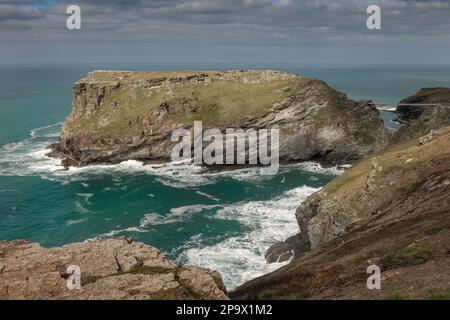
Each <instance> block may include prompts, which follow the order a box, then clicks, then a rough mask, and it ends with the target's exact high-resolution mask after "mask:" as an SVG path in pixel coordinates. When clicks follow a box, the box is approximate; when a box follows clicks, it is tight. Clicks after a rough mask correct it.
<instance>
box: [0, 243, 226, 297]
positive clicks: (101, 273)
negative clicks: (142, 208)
mask: <svg viewBox="0 0 450 320" xmlns="http://www.w3.org/2000/svg"><path fill="white" fill-rule="evenodd" d="M72 265H76V266H79V267H80V271H81V289H72V290H69V289H68V288H67V285H66V279H67V277H68V276H69V275H68V274H67V267H69V266H72ZM4 299H27V300H28V299H38V300H40V299H44V300H48V299H55V300H59V299H71V300H73V299H76V300H77V299H81V300H86V299H96V300H97V299H99V300H118V299H133V300H141V299H228V298H227V296H226V294H225V288H224V286H223V283H222V280H221V278H220V275H219V274H218V273H217V272H214V271H211V270H208V269H204V268H199V267H193V266H178V265H176V264H174V263H173V262H171V261H169V260H167V259H166V258H165V257H164V256H163V255H162V254H161V252H160V251H159V250H157V249H155V248H152V247H150V246H147V245H145V244H142V243H137V242H133V241H132V240H131V239H127V238H122V239H110V240H102V241H96V242H87V243H74V244H70V245H66V246H63V247H61V248H54V249H44V248H42V247H40V246H39V245H38V244H36V243H28V242H26V241H0V300H4Z"/></svg>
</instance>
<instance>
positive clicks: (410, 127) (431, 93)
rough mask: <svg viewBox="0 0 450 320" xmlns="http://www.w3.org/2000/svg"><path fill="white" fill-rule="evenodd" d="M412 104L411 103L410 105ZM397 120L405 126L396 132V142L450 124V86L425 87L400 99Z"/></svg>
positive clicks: (416, 136)
mask: <svg viewBox="0 0 450 320" xmlns="http://www.w3.org/2000/svg"><path fill="white" fill-rule="evenodd" d="M409 104H410V105H409ZM397 112H398V113H399V117H398V118H397V119H396V121H398V122H400V123H402V124H403V126H402V127H401V128H400V129H399V130H398V131H397V132H396V133H395V135H394V142H399V141H405V140H408V139H412V138H418V137H420V136H423V135H425V134H427V133H428V132H430V130H435V129H439V128H443V127H446V126H448V125H450V88H424V89H421V90H419V91H418V92H417V93H415V94H413V95H412V96H410V97H408V98H406V99H403V100H402V101H400V104H399V105H398V106H397Z"/></svg>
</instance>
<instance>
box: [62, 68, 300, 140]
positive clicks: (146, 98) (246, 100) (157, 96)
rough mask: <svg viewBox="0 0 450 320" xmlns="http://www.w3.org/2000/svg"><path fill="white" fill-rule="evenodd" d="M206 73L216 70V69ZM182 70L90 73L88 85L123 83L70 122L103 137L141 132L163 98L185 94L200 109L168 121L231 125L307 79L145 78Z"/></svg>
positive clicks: (271, 103) (180, 96)
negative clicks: (168, 80)
mask: <svg viewBox="0 0 450 320" xmlns="http://www.w3.org/2000/svg"><path fill="white" fill-rule="evenodd" d="M202 73H203V72H202ZM206 73H210V74H211V75H212V74H213V72H206ZM182 74H183V73H182V72H180V71H174V72H138V73H130V75H129V76H127V77H126V80H119V79H122V78H123V77H124V75H126V73H125V72H123V73H121V72H116V73H109V72H95V73H92V74H90V75H89V76H88V77H86V78H85V79H83V80H81V82H83V81H85V82H86V83H88V85H89V82H91V81H102V80H106V79H107V80H109V81H108V82H107V83H108V84H110V83H111V84H113V83H114V81H112V80H114V79H115V80H116V81H117V82H120V83H121V84H120V86H118V88H117V89H111V91H110V92H108V93H107V94H105V96H104V98H102V99H101V102H100V107H99V108H98V110H97V111H95V112H94V113H93V114H89V115H86V116H82V117H81V118H79V119H77V120H74V121H71V122H69V123H68V127H70V128H72V129H75V130H82V131H84V132H96V133H97V134H99V133H101V135H102V136H136V135H138V134H139V133H140V132H141V131H142V120H143V119H144V118H145V117H146V116H147V115H148V113H149V111H150V110H151V109H153V108H156V107H158V106H160V105H161V104H162V103H163V102H165V101H170V100H173V99H183V98H185V99H186V98H187V99H189V98H195V99H196V101H197V104H198V108H197V112H195V113H191V114H188V115H171V116H170V118H169V119H167V120H168V121H173V122H175V123H191V122H193V121H194V120H202V121H203V122H204V124H205V125H211V126H222V125H224V124H233V123H235V122H239V121H240V120H241V119H242V118H244V117H251V116H253V115H258V114H261V113H262V112H264V110H266V109H268V108H269V107H271V106H272V105H273V104H274V103H275V102H277V101H280V100H282V99H283V98H286V97H289V96H292V95H293V94H294V93H295V90H294V88H295V87H296V86H297V85H298V84H299V82H303V81H305V79H303V78H300V77H298V78H288V79H285V80H276V81H261V82H259V83H253V82H251V83H244V82H241V81H238V80H236V79H234V80H229V79H227V80H214V81H212V82H198V83H195V82H194V83H183V84H176V85H170V86H166V85H164V86H161V87H158V86H157V85H155V86H151V85H148V84H147V83H146V81H147V80H149V79H150V80H151V79H155V78H158V77H181V75H182ZM186 74H189V73H188V72H186ZM196 74H200V73H199V72H197V73H196ZM252 75H253V76H257V75H258V73H255V74H253V73H250V74H246V77H249V76H250V77H251V76H252ZM163 79H164V78H163ZM88 98H89V97H88ZM100 98H101V97H100ZM90 100H93V99H90Z"/></svg>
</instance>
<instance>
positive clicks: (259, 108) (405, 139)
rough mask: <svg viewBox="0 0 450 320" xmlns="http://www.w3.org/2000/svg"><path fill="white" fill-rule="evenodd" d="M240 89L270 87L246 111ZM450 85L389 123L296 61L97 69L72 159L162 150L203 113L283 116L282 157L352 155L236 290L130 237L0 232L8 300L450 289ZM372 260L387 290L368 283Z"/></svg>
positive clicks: (56, 150) (248, 118) (79, 104)
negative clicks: (57, 240) (19, 237)
mask: <svg viewBox="0 0 450 320" xmlns="http://www.w3.org/2000/svg"><path fill="white" fill-rule="evenodd" d="M207 92H209V93H211V92H212V93H213V94H212V96H205V94H206V93H207ZM236 92H238V93H242V94H243V93H244V92H247V93H248V92H250V93H252V94H257V95H258V94H259V95H263V96H262V97H260V98H261V99H257V100H252V99H253V98H254V96H252V95H250V96H248V95H247V96H246V95H243V96H239V98H242V97H244V100H243V102H242V103H244V104H252V106H254V108H253V109H252V108H249V110H247V109H246V110H242V109H241V107H242V105H241V104H239V103H237V102H236V100H234V98H236V96H235V94H236ZM263 93H264V94H263ZM212 98H214V99H215V101H219V102H218V103H217V104H214V103H212V100H211V99H212ZM449 98H450V89H447V88H428V89H422V90H420V91H419V92H417V93H416V94H414V95H413V96H411V97H408V98H406V99H404V100H403V101H402V102H401V103H400V104H399V106H398V108H397V112H398V113H399V118H400V120H401V122H402V124H403V126H402V128H401V129H399V130H398V131H397V132H395V133H394V134H390V133H389V132H388V130H386V129H385V128H384V126H383V122H382V120H381V119H380V118H379V112H378V110H376V108H375V107H374V106H373V105H372V104H371V103H370V102H365V101H360V102H355V101H352V100H349V99H347V97H346V96H345V95H344V94H342V93H339V92H337V91H335V90H333V89H331V88H330V87H328V86H327V85H326V84H325V83H324V82H322V81H319V80H313V79H307V78H303V77H301V76H297V75H293V74H289V73H284V72H277V71H269V70H267V71H252V70H239V71H229V72H214V71H205V72H194V71H185V72H163V73H161V72H128V71H113V72H110V71H97V72H93V73H90V74H89V75H88V76H87V77H86V78H84V79H82V80H80V81H78V82H77V83H76V85H75V87H74V102H73V106H72V112H71V114H70V115H69V117H68V118H67V119H66V121H65V122H64V124H63V128H62V132H61V137H60V141H59V143H57V144H55V145H53V146H52V148H53V151H52V152H51V154H50V156H53V157H59V158H62V159H63V160H62V165H64V166H65V167H70V166H84V165H92V164H103V163H108V164H109V163H117V162H121V161H124V160H130V159H133V160H140V161H143V162H147V163H152V162H157V163H162V162H167V161H168V153H167V150H170V149H171V142H170V138H169V133H170V132H171V131H172V130H173V129H175V128H186V129H191V127H190V126H191V125H190V122H191V121H192V120H194V119H199V118H200V119H203V120H205V121H206V124H207V125H206V127H215V126H217V127H219V128H220V129H225V128H227V127H230V126H235V127H238V128H272V127H278V128H280V131H281V132H282V136H281V140H280V141H281V144H280V158H281V159H280V160H281V162H299V161H305V160H314V161H318V162H321V163H324V164H329V165H336V164H344V163H353V164H354V165H353V166H352V167H351V168H349V169H348V170H346V172H345V173H344V174H343V175H341V176H339V177H338V178H336V179H335V180H333V181H332V182H330V183H329V184H328V185H326V186H325V187H324V188H323V189H321V190H320V191H318V192H316V193H315V194H313V195H311V196H309V197H308V198H307V199H306V201H304V202H303V203H302V204H300V206H299V207H298V209H297V211H296V213H295V215H296V218H297V222H298V225H299V233H298V234H297V235H295V236H293V237H291V238H289V239H287V240H286V241H284V242H281V243H277V244H274V245H273V246H272V247H270V248H268V250H267V252H266V260H267V261H268V263H272V262H277V261H278V262H281V261H288V260H290V262H289V263H288V264H287V265H286V266H285V267H283V268H281V269H279V270H276V271H274V272H272V273H270V274H267V275H265V276H262V277H259V278H256V279H254V280H251V281H249V282H247V283H245V284H243V285H242V286H241V287H239V288H237V289H236V290H235V291H233V292H231V293H228V294H227V292H226V289H225V288H224V286H223V283H222V281H221V278H220V275H219V274H218V273H217V272H214V271H211V270H208V269H204V268H198V267H192V266H178V265H176V264H174V263H173V262H170V261H169V260H167V259H166V258H165V257H164V256H163V255H162V254H161V253H160V252H159V251H158V250H157V249H154V248H152V247H150V246H147V245H145V244H141V243H137V242H134V241H133V240H131V239H127V238H123V239H110V240H102V241H96V242H86V243H81V244H71V245H67V246H64V247H61V248H55V249H44V248H41V247H40V246H39V245H38V244H31V243H28V242H26V241H0V299H228V296H227V295H229V296H230V297H231V298H232V299H348V298H350V299H391V298H426V299H428V298H438V297H440V298H447V299H449V298H450V287H449V283H450V269H449V268H448V265H450V256H449V252H450V233H449V230H450V107H449V106H448V105H447V104H446V103H447V102H448V101H450V99H449ZM230 103H231V104H230ZM416 103H420V104H431V105H432V106H428V107H422V106H416V105H415V104H416ZM408 104H410V105H408ZM226 106H231V107H230V108H231V109H230V110H228V111H229V112H226V111H227V109H226ZM234 112H237V113H234ZM239 112H241V113H239ZM211 114H213V116H212V115H211ZM211 170H221V168H214V167H213V168H211ZM373 264H376V265H378V266H379V267H380V268H381V269H382V271H383V278H382V279H383V290H376V291H370V290H367V288H366V281H365V280H366V279H367V272H366V270H367V266H368V265H373ZM68 265H78V266H80V268H81V270H82V283H83V286H82V289H81V290H68V289H67V288H66V283H65V276H66V275H65V274H64V272H63V273H61V270H62V269H65V268H66V267H67V266H68ZM30 271H31V272H30ZM83 279H84V280H83Z"/></svg>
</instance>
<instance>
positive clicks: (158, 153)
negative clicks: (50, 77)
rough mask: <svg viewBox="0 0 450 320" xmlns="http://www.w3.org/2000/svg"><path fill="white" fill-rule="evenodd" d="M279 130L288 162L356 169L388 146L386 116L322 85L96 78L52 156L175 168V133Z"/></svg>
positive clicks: (184, 74) (145, 75) (119, 74)
mask: <svg viewBox="0 0 450 320" xmlns="http://www.w3.org/2000/svg"><path fill="white" fill-rule="evenodd" d="M195 120H201V121H203V129H207V128H211V127H214V128H218V129H220V130H225V129H226V128H243V129H249V128H254V129H262V128H278V129H279V130H280V161H282V162H295V161H303V160H316V161H321V162H323V163H329V164H336V163H347V162H352V161H354V160H357V159H359V158H361V157H364V156H366V155H368V154H370V153H372V152H375V151H378V150H380V149H381V148H382V147H383V146H384V145H385V144H386V142H387V138H386V132H385V128H384V126H383V123H382V120H381V119H380V117H379V112H378V110H376V108H375V107H374V106H372V105H371V104H370V103H369V102H365V101H360V102H355V101H352V100H349V99H347V97H346V96H345V95H344V94H343V93H340V92H337V91H335V90H333V89H332V88H330V87H329V86H328V85H327V84H326V83H324V82H323V81H319V80H313V79H308V78H304V77H301V76H298V75H294V74H290V73H285V72H277V71H251V70H240V71H229V72H216V71H173V72H170V71H168V72H131V71H95V72H91V73H89V74H88V75H87V77H85V78H83V79H81V80H79V81H78V82H77V83H76V84H75V86H74V88H73V105H72V111H71V113H70V115H69V116H68V117H67V119H66V120H65V122H64V124H63V127H62V131H61V136H60V142H59V144H57V145H54V146H53V149H54V151H53V152H52V153H51V155H52V156H58V157H62V158H65V160H64V161H63V164H64V165H65V166H71V165H87V164H97V163H117V162H121V161H124V160H130V159H133V160H142V161H146V162H152V161H154V162H165V161H170V153H171V150H172V147H173V146H174V142H171V141H170V137H171V133H172V131H173V130H174V129H177V128H185V129H188V130H192V126H193V122H194V121H195Z"/></svg>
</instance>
